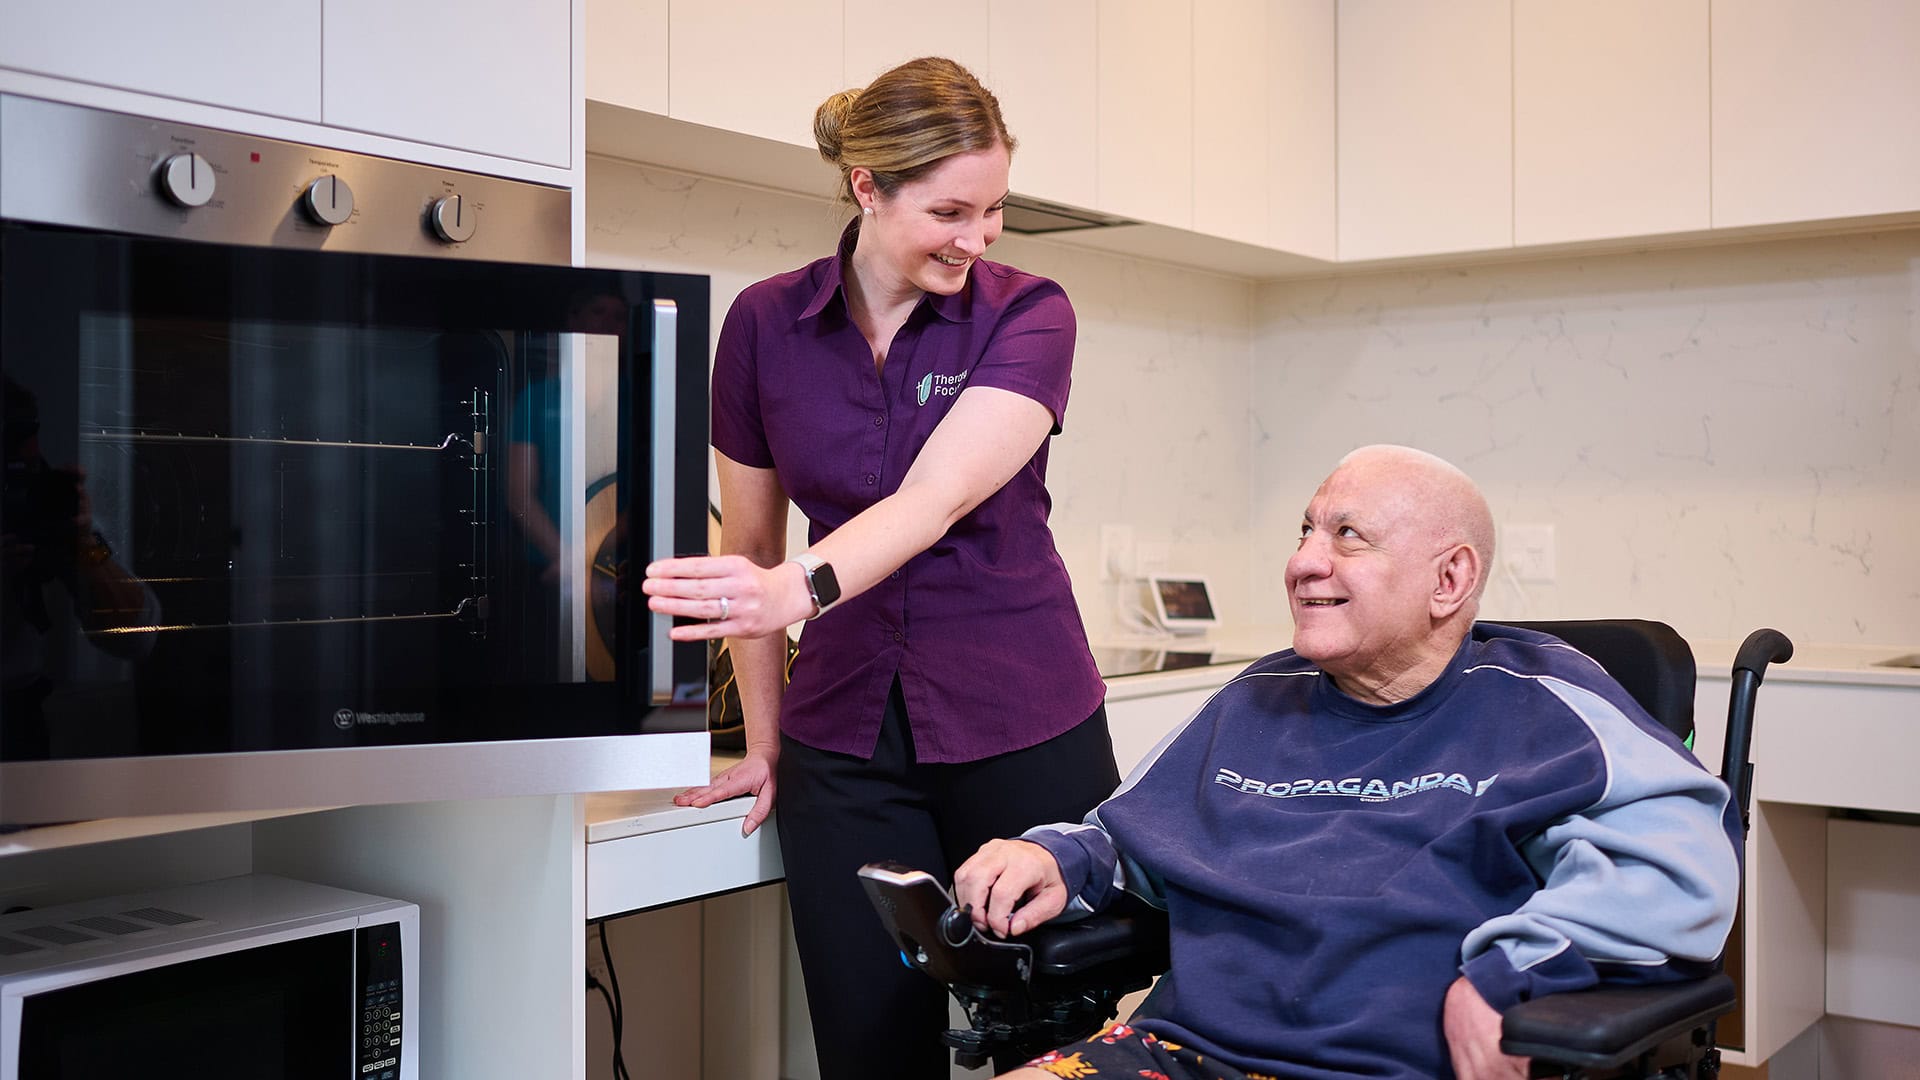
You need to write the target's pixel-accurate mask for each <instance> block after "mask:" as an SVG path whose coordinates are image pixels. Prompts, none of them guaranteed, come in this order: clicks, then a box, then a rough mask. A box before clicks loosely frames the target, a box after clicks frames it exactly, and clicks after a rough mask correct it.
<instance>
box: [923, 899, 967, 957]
mask: <svg viewBox="0 0 1920 1080" xmlns="http://www.w3.org/2000/svg"><path fill="white" fill-rule="evenodd" d="M940 936H941V937H942V938H945V939H946V942H947V944H949V945H954V946H959V945H965V944H966V943H967V939H968V938H970V937H972V936H973V905H972V904H968V905H967V906H965V907H958V908H948V909H947V910H946V911H945V912H943V913H942V914H941V916H940ZM923 962H924V961H923Z"/></svg>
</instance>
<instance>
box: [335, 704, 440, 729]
mask: <svg viewBox="0 0 1920 1080" xmlns="http://www.w3.org/2000/svg"><path fill="white" fill-rule="evenodd" d="M426 722H427V714H426V713H423V712H356V711H355V710H353V709H336V710H334V713H333V726H334V727H337V728H339V729H340V730H342V731H345V730H347V729H348V728H351V727H393V726H395V725H398V724H424V723H426Z"/></svg>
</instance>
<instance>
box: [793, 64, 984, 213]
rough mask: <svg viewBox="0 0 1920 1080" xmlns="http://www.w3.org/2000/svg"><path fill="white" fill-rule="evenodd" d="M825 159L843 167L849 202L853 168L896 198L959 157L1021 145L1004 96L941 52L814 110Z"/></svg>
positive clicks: (836, 96)
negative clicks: (1010, 127)
mask: <svg viewBox="0 0 1920 1080" xmlns="http://www.w3.org/2000/svg"><path fill="white" fill-rule="evenodd" d="M813 140H814V142H815V143H817V144H819V147H820V156H821V157H822V158H825V159H826V161H827V163H828V164H830V165H835V166H838V167H839V169H840V199H841V201H843V202H847V203H851V202H853V201H854V197H853V176H852V174H853V170H854V169H862V168H863V169H867V170H869V171H871V172H872V173H873V183H874V186H875V187H877V188H879V189H880V193H881V194H882V195H885V196H888V197H892V195H893V193H894V192H895V191H896V190H898V189H899V187H900V185H902V184H906V183H911V182H912V181H914V180H916V179H918V178H919V177H921V176H923V175H925V174H926V173H927V172H929V171H930V170H932V169H933V167H934V166H935V165H937V164H939V162H940V161H941V160H942V159H943V158H947V157H951V156H953V155H954V154H964V153H969V152H972V151H976V150H990V149H992V148H993V147H995V146H1004V147H1006V148H1007V152H1008V153H1009V154H1011V153H1012V152H1013V149H1014V146H1015V145H1016V143H1015V141H1014V138H1013V136H1012V135H1011V134H1009V133H1008V131H1007V122H1006V120H1004V119H1002V118H1001V116H1000V101H999V99H998V98H995V97H994V96H993V92H992V91H990V90H988V89H987V88H986V87H984V86H982V85H980V80H979V79H976V78H974V77H973V73H972V72H970V71H968V70H967V69H966V68H964V67H961V66H960V65H959V64H956V63H954V62H953V61H952V60H948V59H946V58H945V57H939V56H923V57H921V58H920V59H918V60H909V61H907V62H906V63H904V64H901V65H900V66H899V67H896V68H894V69H892V70H891V71H887V72H885V73H883V74H882V75H881V76H880V77H879V78H877V79H875V80H873V82H871V83H869V84H868V85H867V86H866V87H865V88H856V89H852V90H842V91H840V92H839V93H837V94H834V95H833V96H832V97H829V98H828V99H827V100H825V101H823V102H821V103H820V107H819V108H818V109H816V110H814V113H813Z"/></svg>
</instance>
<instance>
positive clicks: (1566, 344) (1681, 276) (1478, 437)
mask: <svg viewBox="0 0 1920 1080" xmlns="http://www.w3.org/2000/svg"><path fill="white" fill-rule="evenodd" d="M1256 319H1257V320H1258V327H1257V329H1256V332H1255V344H1254V351H1255V359H1254V364H1253V371H1254V374H1253V384H1252V400H1253V409H1252V415H1251V424H1252V442H1253V471H1254V484H1255V488H1254V490H1255V498H1254V500H1253V502H1254V517H1253V520H1252V530H1253V536H1254V537H1255V538H1256V547H1257V548H1258V549H1259V550H1260V555H1258V556H1257V557H1256V559H1255V570H1254V573H1255V579H1254V580H1255V586H1254V587H1255V593H1256V595H1258V596H1259V597H1261V598H1263V599H1264V600H1265V601H1266V602H1267V603H1269V604H1272V605H1274V608H1275V611H1276V614H1279V615H1280V616H1281V617H1282V618H1284V612H1283V611H1281V609H1280V597H1281V595H1282V588H1281V584H1280V568H1281V565H1282V563H1283V561H1284V558H1285V554H1286V551H1287V550H1288V549H1289V548H1290V547H1291V544H1292V537H1293V536H1295V535H1297V530H1298V524H1299V513H1300V509H1301V507H1302V505H1303V504H1304V503H1305V501H1306V499H1307V498H1308V497H1309V496H1310V495H1311V493H1312V491H1313V488H1314V486H1315V484H1316V483H1317V482H1318V480H1319V478H1320V477H1321V476H1323V475H1324V474H1325V472H1326V471H1327V469H1328V467H1329V466H1330V465H1331V464H1332V463H1333V462H1334V461H1335V460H1337V459H1338V457H1339V456H1340V455H1341V454H1342V453H1344V452H1345V451H1346V450H1348V449H1350V448H1352V447H1354V446H1358V445H1362V444H1365V443H1369V442H1380V441H1389V442H1406V443H1412V444H1415V445H1419V446H1422V447H1425V448H1427V449H1429V450H1432V451H1434V452H1436V453H1438V454H1441V455H1442V456H1444V457H1447V458H1449V459H1451V460H1453V461H1454V462H1456V463H1457V464H1459V465H1460V466H1461V467H1463V468H1465V469H1466V470H1467V471H1468V472H1469V473H1471V474H1472V475H1473V476H1474V477H1475V478H1476V479H1478V480H1479V481H1480V483H1481V484H1482V486H1483V487H1484V488H1485V489H1486V491H1487V494H1488V496H1489V498H1490V499H1491V500H1492V501H1493V504H1494V513H1495V516H1496V518H1498V519H1499V520H1500V521H1501V522H1503V523H1507V522H1539V523H1550V524H1552V525H1554V526H1555V531H1556V541H1557V555H1558V577H1557V582H1556V583H1555V584H1553V585H1528V586H1524V587H1523V586H1518V585H1516V584H1515V583H1514V582H1512V581H1510V580H1501V579H1496V580H1495V581H1494V584H1493V586H1492V587H1491V588H1490V591H1489V593H1488V599H1487V602H1486V605H1485V607H1484V609H1483V610H1484V613H1485V614H1486V615H1488V616H1491V617H1500V616H1506V617H1510V618H1520V617H1528V616H1531V617H1536V618H1539V617H1567V618H1579V617H1595V616H1603V615H1621V614H1630V615H1636V616H1645V617H1653V618H1660V619H1664V620H1666V621H1668V622H1670V623H1672V624H1673V625H1674V626H1675V627H1676V628H1677V629H1679V630H1680V632H1681V633H1682V634H1683V635H1686V636H1688V637H1693V638H1706V639H1712V638H1719V639H1728V638H1732V639H1737V638H1739V637H1740V636H1742V635H1744V634H1745V632H1746V631H1747V630H1750V629H1752V628H1753V627H1755V626H1759V625H1762V624H1770V625H1774V626H1776V627H1778V628H1779V629H1781V630H1783V631H1785V632H1786V633H1787V634H1788V635H1789V636H1791V637H1794V638H1797V639H1799V640H1802V641H1820V642H1836V643H1871V644H1898V645H1911V644H1914V643H1920V557H1916V555H1915V552H1916V550H1920V547H1916V543H1917V541H1916V538H1917V537H1920V231H1906V232H1896V233H1887V234H1879V235H1868V234H1862V235H1854V236H1842V237H1826V238H1819V239H1810V240H1788V241H1773V242H1766V243H1751V244H1738V245H1722V246H1717V247H1711V248H1699V249H1691V250H1684V251H1670V252H1640V253H1632V254H1622V255H1609V256H1603V257H1585V258H1567V259H1559V260H1551V261H1537V262H1524V263H1509V264H1502V265H1494V266H1483V267H1476V268H1467V269H1447V270H1422V271H1410V272H1402V273H1393V274H1377V275H1369V276H1363V277H1349V278H1339V279H1331V280H1323V281H1313V282H1305V283H1270V284H1267V285H1264V286H1262V287H1261V288H1260V290H1259V296H1258V308H1257V314H1256Z"/></svg>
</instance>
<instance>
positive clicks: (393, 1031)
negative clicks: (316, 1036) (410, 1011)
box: [354, 923, 408, 1080]
mask: <svg viewBox="0 0 1920 1080" xmlns="http://www.w3.org/2000/svg"><path fill="white" fill-rule="evenodd" d="M355 935H356V942H357V948H356V950H355V951H356V953H357V954H358V958H359V962H358V965H357V968H356V970H357V971H358V972H359V973H360V974H359V978H358V979H357V980H356V982H357V984H358V985H357V990H358V996H359V1000H358V1001H357V1002H356V1003H355V1006H356V1007H355V1009H354V1015H355V1018H356V1020H357V1025H358V1026H357V1034H358V1038H359V1046H358V1048H357V1050H356V1053H357V1054H358V1055H359V1057H358V1058H357V1059H356V1060H357V1061H358V1063H359V1068H358V1069H357V1070H355V1072H356V1075H357V1076H359V1077H360V1078H361V1080H398V1077H399V1076H400V1053H401V1042H402V1040H401V1031H402V1025H404V1024H405V1023H406V1022H407V1020H408V1017H406V1016H405V1015H403V1014H402V1010H401V1007H400V992H401V984H402V979H401V974H402V971H401V961H400V924H399V923H384V924H382V925H379V926H363V927H361V928H360V929H359V930H357V931H355Z"/></svg>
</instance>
